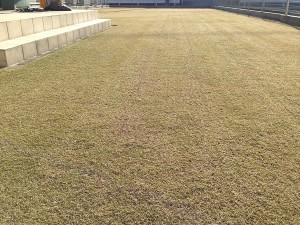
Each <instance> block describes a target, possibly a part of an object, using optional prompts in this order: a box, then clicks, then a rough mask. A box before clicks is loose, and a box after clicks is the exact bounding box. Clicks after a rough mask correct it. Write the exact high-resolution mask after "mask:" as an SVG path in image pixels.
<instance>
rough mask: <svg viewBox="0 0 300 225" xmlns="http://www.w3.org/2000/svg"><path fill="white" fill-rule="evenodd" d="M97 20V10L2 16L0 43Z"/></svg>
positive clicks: (0, 21) (0, 16)
mask: <svg viewBox="0 0 300 225" xmlns="http://www.w3.org/2000/svg"><path fill="white" fill-rule="evenodd" d="M95 19H98V11H96V10H73V11H69V12H57V11H56V12H51V11H49V12H34V13H11V14H2V15H0V31H1V32H0V42H1V41H5V40H9V39H14V38H18V37H22V36H26V35H30V34H35V33H39V32H43V31H47V30H52V29H57V28H61V27H66V26H70V25H74V24H78V23H82V22H86V21H91V20H95Z"/></svg>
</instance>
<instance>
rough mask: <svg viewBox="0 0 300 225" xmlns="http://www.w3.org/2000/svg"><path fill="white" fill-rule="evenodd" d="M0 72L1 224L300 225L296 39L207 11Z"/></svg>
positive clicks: (160, 18) (119, 20) (170, 14)
mask: <svg viewBox="0 0 300 225" xmlns="http://www.w3.org/2000/svg"><path fill="white" fill-rule="evenodd" d="M100 16H101V17H102V18H112V24H114V25H117V26H113V27H112V29H111V30H109V31H106V32H104V33H101V34H99V35H96V36H93V37H91V38H89V39H87V40H84V41H82V42H80V43H77V44H74V45H70V46H68V47H66V48H64V49H62V50H59V51H57V52H55V53H53V54H50V55H48V56H47V57H44V58H41V59H39V60H36V61H34V62H32V63H29V64H27V65H25V66H21V67H16V68H14V69H5V70H1V71H0V102H1V107H0V128H1V129H0V151H1V157H0V181H1V182H0V223H1V224H299V221H300V168H299V165H300V152H299V150H300V124H299V123H300V122H299V121H300V104H299V103H300V32H299V30H297V29H295V28H293V27H290V26H287V25H283V24H279V23H275V22H270V21H263V20H261V19H257V18H249V17H246V16H241V15H235V14H230V13H226V12H221V11H216V10H208V9H207V10H204V9H105V10H100Z"/></svg>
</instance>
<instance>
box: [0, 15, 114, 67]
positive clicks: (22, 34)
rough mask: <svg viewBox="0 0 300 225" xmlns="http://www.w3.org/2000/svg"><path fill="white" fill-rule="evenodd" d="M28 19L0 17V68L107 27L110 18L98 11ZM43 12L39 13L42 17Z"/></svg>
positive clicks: (34, 16)
mask: <svg viewBox="0 0 300 225" xmlns="http://www.w3.org/2000/svg"><path fill="white" fill-rule="evenodd" d="M36 15H37V14H34V15H32V16H33V17H31V18H29V17H28V16H27V15H24V16H25V18H19V17H18V18H13V16H11V18H7V19H8V20H6V21H4V20H3V18H0V29H1V31H2V29H3V32H1V33H0V67H7V66H11V65H14V64H17V63H19V62H22V61H24V60H27V59H29V58H32V57H35V56H37V55H40V54H44V53H46V52H49V51H52V50H54V49H57V48H60V47H63V46H65V45H66V44H68V43H71V42H74V41H77V40H79V39H82V38H85V37H87V36H89V35H91V34H93V33H96V32H100V31H103V30H106V29H109V27H110V25H111V21H110V20H109V19H97V17H98V12H97V11H92V10H78V11H77V10H75V11H72V12H49V13H48V12H46V13H42V14H38V15H39V16H36ZM41 15H42V16H41Z"/></svg>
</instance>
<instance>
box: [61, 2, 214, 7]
mask: <svg viewBox="0 0 300 225" xmlns="http://www.w3.org/2000/svg"><path fill="white" fill-rule="evenodd" d="M65 2H66V4H67V5H82V6H83V5H110V6H183V7H195V8H200V7H201V8H206V7H211V6H212V2H213V1H212V0H65Z"/></svg>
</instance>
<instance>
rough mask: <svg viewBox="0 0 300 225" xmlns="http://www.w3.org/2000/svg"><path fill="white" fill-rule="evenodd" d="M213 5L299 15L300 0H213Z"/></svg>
mask: <svg viewBox="0 0 300 225" xmlns="http://www.w3.org/2000/svg"><path fill="white" fill-rule="evenodd" d="M214 5H215V6H225V7H231V8H239V9H247V10H257V11H263V12H275V13H280V14H285V15H294V16H300V0H214Z"/></svg>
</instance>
